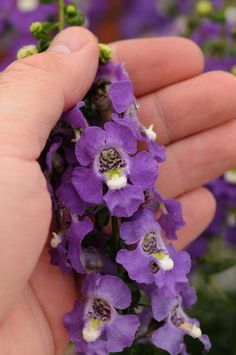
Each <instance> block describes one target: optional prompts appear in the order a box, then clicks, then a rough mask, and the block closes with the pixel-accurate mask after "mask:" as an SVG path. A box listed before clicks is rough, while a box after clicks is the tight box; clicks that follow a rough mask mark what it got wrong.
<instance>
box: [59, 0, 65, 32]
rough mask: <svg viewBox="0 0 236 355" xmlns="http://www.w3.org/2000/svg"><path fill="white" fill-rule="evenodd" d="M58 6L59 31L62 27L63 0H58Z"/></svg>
mask: <svg viewBox="0 0 236 355" xmlns="http://www.w3.org/2000/svg"><path fill="white" fill-rule="evenodd" d="M58 7H59V25H58V27H59V32H61V31H62V30H63V29H64V24H65V22H64V0H58Z"/></svg>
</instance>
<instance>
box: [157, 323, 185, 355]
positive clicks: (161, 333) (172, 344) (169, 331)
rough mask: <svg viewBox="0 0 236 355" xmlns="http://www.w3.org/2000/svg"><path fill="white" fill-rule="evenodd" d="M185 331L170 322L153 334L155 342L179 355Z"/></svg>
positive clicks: (158, 345) (171, 352)
mask: <svg viewBox="0 0 236 355" xmlns="http://www.w3.org/2000/svg"><path fill="white" fill-rule="evenodd" d="M183 335H184V332H183V331H182V330H181V329H178V328H175V327H173V326H171V325H169V324H166V325H164V326H163V327H160V328H159V329H157V330H156V331H155V332H153V334H152V341H153V343H154V344H155V345H156V346H157V347H159V348H161V349H163V350H166V351H168V352H169V353H170V354H171V355H178V354H179V352H180V351H181V348H182V343H183Z"/></svg>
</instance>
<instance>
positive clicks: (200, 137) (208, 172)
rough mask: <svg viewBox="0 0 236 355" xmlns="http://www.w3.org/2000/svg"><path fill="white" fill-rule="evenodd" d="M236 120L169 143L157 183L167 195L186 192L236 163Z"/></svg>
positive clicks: (177, 194) (171, 195)
mask: <svg viewBox="0 0 236 355" xmlns="http://www.w3.org/2000/svg"><path fill="white" fill-rule="evenodd" d="M235 136H236V121H235V120H231V121H229V122H226V123H224V124H222V125H220V126H217V127H214V128H211V129H209V130H207V131H205V132H202V133H199V134H196V135H194V136H192V137H188V138H185V139H183V140H181V141H178V142H176V143H173V144H171V145H169V146H168V147H167V160H166V162H165V163H163V164H161V166H160V175H159V178H158V182H157V186H158V188H159V190H160V191H161V192H162V194H163V195H164V196H165V197H168V196H170V197H173V196H179V195H182V194H184V193H186V192H188V191H190V190H193V189H196V188H197V187H199V186H201V185H204V184H205V183H206V182H208V181H210V180H213V179H214V178H216V177H218V176H220V175H222V174H223V173H224V172H225V171H226V170H228V169H230V168H232V167H233V166H235V165H236V154H235V152H236V139H235Z"/></svg>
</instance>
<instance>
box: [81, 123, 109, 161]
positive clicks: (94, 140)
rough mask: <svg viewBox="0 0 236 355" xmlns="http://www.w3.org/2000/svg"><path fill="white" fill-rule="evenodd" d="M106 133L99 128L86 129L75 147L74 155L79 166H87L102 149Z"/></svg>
mask: <svg viewBox="0 0 236 355" xmlns="http://www.w3.org/2000/svg"><path fill="white" fill-rule="evenodd" d="M106 136H107V134H106V132H105V131H104V130H103V129H101V128H99V127H88V128H86V129H85V130H84V131H83V133H82V135H81V137H80V139H79V140H78V141H77V143H76V145H75V155H76V157H77V159H78V161H79V162H80V164H81V165H84V166H86V165H88V164H90V163H92V162H93V161H94V158H95V156H96V155H97V154H98V152H99V151H100V150H101V149H102V147H103V145H104V144H105V140H106Z"/></svg>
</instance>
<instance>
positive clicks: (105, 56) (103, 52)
mask: <svg viewBox="0 0 236 355" xmlns="http://www.w3.org/2000/svg"><path fill="white" fill-rule="evenodd" d="M111 58H112V49H111V48H110V47H109V46H108V45H107V44H103V43H99V60H100V63H102V64H106V63H107V62H108V61H109V60H110V59H111Z"/></svg>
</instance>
